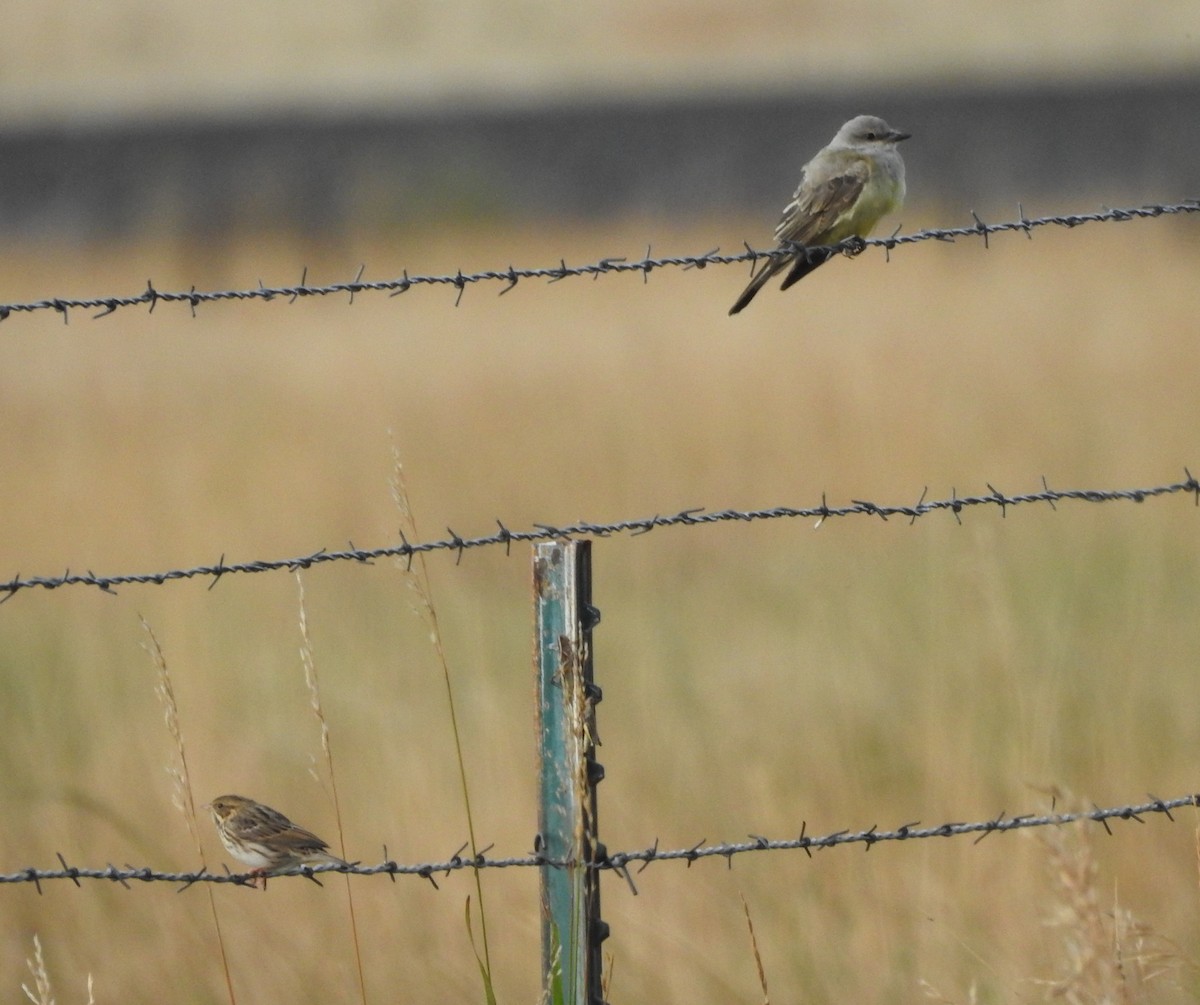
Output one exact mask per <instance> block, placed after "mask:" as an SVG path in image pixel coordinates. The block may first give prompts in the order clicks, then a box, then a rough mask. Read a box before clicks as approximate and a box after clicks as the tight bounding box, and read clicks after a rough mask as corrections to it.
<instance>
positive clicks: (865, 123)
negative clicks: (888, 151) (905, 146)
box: [829, 115, 912, 150]
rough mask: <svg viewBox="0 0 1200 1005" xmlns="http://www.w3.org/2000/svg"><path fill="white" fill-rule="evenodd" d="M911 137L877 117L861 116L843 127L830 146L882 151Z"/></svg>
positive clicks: (909, 134)
mask: <svg viewBox="0 0 1200 1005" xmlns="http://www.w3.org/2000/svg"><path fill="white" fill-rule="evenodd" d="M911 135H912V134H911V133H902V132H900V130H898V129H893V128H892V127H891V126H889V125H888V124H887V123H886V122H884V121H883V119H881V118H879V117H878V116H876V115H859V116H856V117H855V118H853V119H851V120H850V121H849V122H847V123H846V124H845V125H844V126H842V128H841V129H839V130H838V132H837V135H836V136H835V137H834V138H833V142H832V143H830V144H829V145H830V146H831V147H834V148H835V149H836V148H839V147H840V148H843V149H847V148H849V149H855V150H882V149H884V148H886V147H894V146H895V145H896V144H897V143H899V142H900V141H901V140H906V139H908V138H909V136H911Z"/></svg>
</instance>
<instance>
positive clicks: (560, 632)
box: [533, 541, 608, 1005]
mask: <svg viewBox="0 0 1200 1005" xmlns="http://www.w3.org/2000/svg"><path fill="white" fill-rule="evenodd" d="M533 596H534V606H535V608H536V622H537V638H536V640H535V647H536V656H535V672H536V676H537V700H538V715H537V720H538V761H539V766H540V769H539V777H540V783H541V784H540V791H539V803H538V838H537V842H536V847H537V850H538V852H539V854H541V855H542V856H543V857H544V858H545V860H546V862H547V863H553V864H545V865H543V866H542V867H541V870H540V872H541V913H542V981H543V987H544V988H545V989H546V991H547V992H548V1000H549V1001H550V1002H552V1003H555V1005H557V1003H563V1005H599V1003H601V1002H603V993H602V990H601V984H600V977H601V966H602V957H601V953H600V944H601V942H602V941H603V940H604V938H605V937H606V936H607V934H608V930H607V926H606V925H605V924H604V922H603V921H601V920H600V873H599V871H598V870H597V869H594V868H588V864H589V863H592V862H595V861H597V860H598V859H600V858H602V857H603V855H604V850H603V845H601V844H600V842H599V840H598V838H597V834H598V825H597V819H596V784H597V783H598V782H599V781H600V780H601V779H602V778H603V777H604V769H603V768H602V767H601V765H600V764H599V763H597V761H596V759H595V748H596V746H597V744H598V742H599V741H598V739H597V736H596V703H597V702H598V701H599V700H600V697H601V695H600V689H599V688H598V687H596V685H595V684H594V683H593V682H592V628H593V626H594V625H596V624H597V623H598V622H599V620H600V613H599V611H597V610H596V608H595V607H593V606H592V603H591V599H592V552H591V542H590V541H551V542H547V543H543V544H538V545H536V546H535V547H534V552H533Z"/></svg>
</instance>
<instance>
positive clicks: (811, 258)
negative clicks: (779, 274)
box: [779, 251, 833, 290]
mask: <svg viewBox="0 0 1200 1005" xmlns="http://www.w3.org/2000/svg"><path fill="white" fill-rule="evenodd" d="M832 257H833V252H832V251H819V252H818V251H810V252H808V253H807V254H805V253H804V252H801V253H800V254H799V255H798V256H797V257H796V261H795V263H794V264H793V265H792V271H791V272H789V273H788V274H787V278H786V279H785V280H784V281H783V282H782V283H780V284H779V288H780V289H781V290H786V289H787V288H788V287H789V286H792V285H793V284H795V283H798V282H800V280H801V279H803V278H804V277H805V276H807V275H808V274H809V273H810V272H812V270H813V269H819V268H820V267H821V266H822V265H824V264H825V263H826V262H828V261H829V259H831V258H832Z"/></svg>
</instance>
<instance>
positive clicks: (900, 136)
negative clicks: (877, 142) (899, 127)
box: [888, 129, 912, 143]
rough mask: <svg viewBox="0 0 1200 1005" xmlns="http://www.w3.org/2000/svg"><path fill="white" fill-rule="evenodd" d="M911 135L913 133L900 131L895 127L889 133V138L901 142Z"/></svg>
mask: <svg viewBox="0 0 1200 1005" xmlns="http://www.w3.org/2000/svg"><path fill="white" fill-rule="evenodd" d="M910 136H912V133H900V132H897V131H896V130H895V129H893V130H892V131H891V132H890V133H889V134H888V139H889V140H891V141H892V142H893V143H899V142H900V141H901V140H906V139H908V138H909V137H910Z"/></svg>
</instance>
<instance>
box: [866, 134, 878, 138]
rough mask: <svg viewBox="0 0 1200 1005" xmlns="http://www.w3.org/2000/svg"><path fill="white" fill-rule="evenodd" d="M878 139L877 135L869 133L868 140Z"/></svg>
mask: <svg viewBox="0 0 1200 1005" xmlns="http://www.w3.org/2000/svg"><path fill="white" fill-rule="evenodd" d="M876 138H877V137H876V136H875V134H874V133H867V139H869V140H873V139H876Z"/></svg>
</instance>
